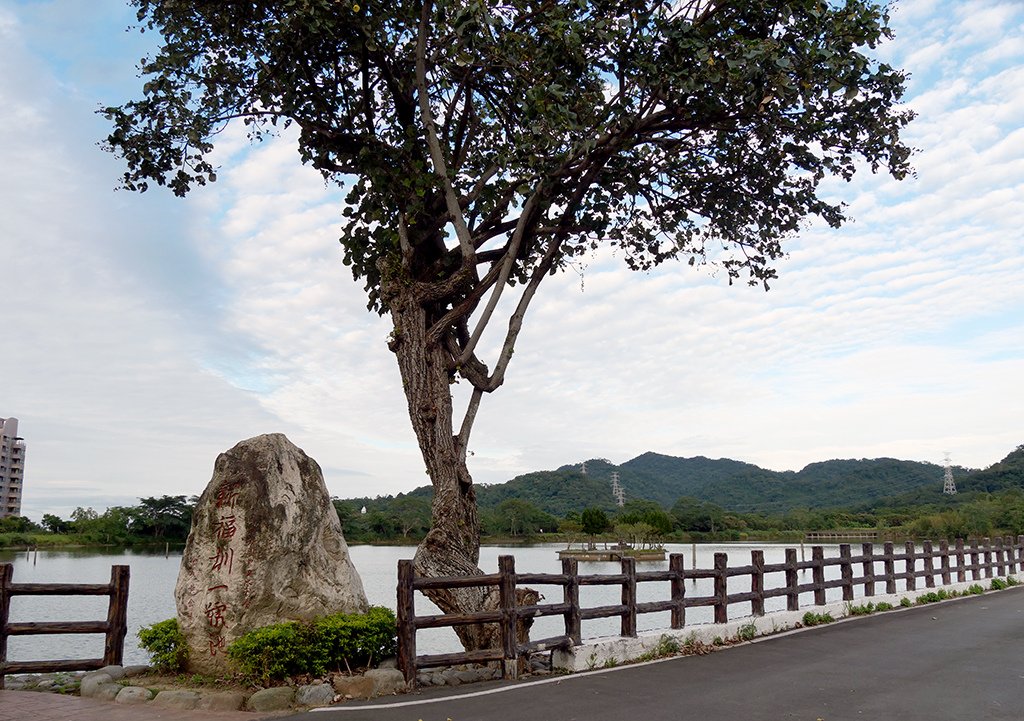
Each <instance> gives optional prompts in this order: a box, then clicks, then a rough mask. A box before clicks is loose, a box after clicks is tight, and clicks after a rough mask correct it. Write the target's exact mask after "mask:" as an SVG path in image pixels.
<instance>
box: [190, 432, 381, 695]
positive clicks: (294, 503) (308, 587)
mask: <svg viewBox="0 0 1024 721" xmlns="http://www.w3.org/2000/svg"><path fill="white" fill-rule="evenodd" d="M174 596H175V601H176V603H177V609H178V626H179V628H180V629H181V632H182V633H183V634H184V636H185V638H186V640H187V643H188V646H189V661H188V670H189V671H191V672H193V673H204V674H209V675H220V674H223V673H227V672H230V670H231V669H230V665H229V663H228V659H227V656H226V649H227V647H228V646H229V645H230V644H231V643H232V642H233V641H234V640H235V639H237V638H239V637H240V636H242V635H244V634H246V633H248V632H250V631H253V630H255V629H257V628H260V627H263V626H269V625H271V624H275V623H281V622H283V621H289V620H301V621H309V620H312V619H314V618H317V617H320V616H327V615H330V614H334V613H354V612H364V611H366V610H367V608H368V604H367V601H366V594H365V593H364V592H363V586H362V582H361V581H360V579H359V575H358V573H357V572H356V570H355V567H354V566H353V565H352V561H351V559H350V557H349V553H348V546H347V544H346V543H345V538H344V536H343V535H342V532H341V523H340V522H339V520H338V514H337V512H336V511H335V509H334V506H333V504H332V503H331V498H330V494H329V493H328V492H327V487H326V486H325V485H324V480H323V475H322V473H321V471H320V467H319V466H318V465H317V464H316V462H315V461H314V460H313V459H311V458H309V456H307V455H306V454H305V453H303V452H302V450H300V449H299V448H297V447H295V446H294V445H293V444H292V443H291V442H290V441H289V440H288V439H287V438H285V436H283V435H282V434H279V433H275V434H270V435H263V436H257V437H256V438H251V439H249V440H247V441H242V442H241V443H239V444H238V445H236V446H235V447H234V448H232V449H231V450H229V451H227V452H226V453H222V454H221V455H220V456H219V457H218V458H217V461H216V463H215V465H214V472H213V478H212V479H211V480H210V483H209V484H208V485H207V487H206V490H205V491H204V492H203V494H202V496H201V497H200V499H199V503H198V504H197V505H196V509H195V512H194V514H193V521H192V530H191V532H190V533H189V537H188V542H187V544H186V547H185V552H184V555H183V557H182V561H181V570H180V572H179V574H178V582H177V585H176V587H175V591H174Z"/></svg>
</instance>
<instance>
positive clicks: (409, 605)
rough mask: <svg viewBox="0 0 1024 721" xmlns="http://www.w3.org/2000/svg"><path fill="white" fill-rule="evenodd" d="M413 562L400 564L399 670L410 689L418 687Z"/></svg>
mask: <svg viewBox="0 0 1024 721" xmlns="http://www.w3.org/2000/svg"><path fill="white" fill-rule="evenodd" d="M415 580H416V569H415V568H414V567H413V565H412V561H409V560H404V559H403V560H401V561H399V562H398V604H397V605H398V614H397V616H398V668H399V670H401V672H402V673H403V674H404V675H405V682H406V683H408V684H409V685H410V688H415V685H416V626H415V623H416V604H415V591H414V589H413V581H415Z"/></svg>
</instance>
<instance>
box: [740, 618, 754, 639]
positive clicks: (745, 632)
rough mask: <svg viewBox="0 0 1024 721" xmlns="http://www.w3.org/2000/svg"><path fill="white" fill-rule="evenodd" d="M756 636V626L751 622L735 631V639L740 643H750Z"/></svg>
mask: <svg viewBox="0 0 1024 721" xmlns="http://www.w3.org/2000/svg"><path fill="white" fill-rule="evenodd" d="M755 636H757V624H756V623H754V622H753V621H751V622H750V623H745V624H743V625H742V626H740V627H739V629H738V630H737V631H736V638H737V639H739V640H740V641H752V640H754V637H755Z"/></svg>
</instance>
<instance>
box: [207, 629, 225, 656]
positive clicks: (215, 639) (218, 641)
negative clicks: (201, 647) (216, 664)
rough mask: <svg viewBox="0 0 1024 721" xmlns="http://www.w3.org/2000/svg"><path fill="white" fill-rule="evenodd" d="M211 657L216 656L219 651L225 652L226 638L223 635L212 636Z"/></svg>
mask: <svg viewBox="0 0 1024 721" xmlns="http://www.w3.org/2000/svg"><path fill="white" fill-rule="evenodd" d="M209 640H210V655H211V656H216V655H217V651H223V650H224V647H225V646H226V642H225V640H224V636H223V635H222V634H219V633H218V634H216V635H211V636H210V638H209Z"/></svg>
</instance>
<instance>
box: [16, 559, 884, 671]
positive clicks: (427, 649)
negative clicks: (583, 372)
mask: <svg viewBox="0 0 1024 721" xmlns="http://www.w3.org/2000/svg"><path fill="white" fill-rule="evenodd" d="M562 547H563V545H562V544H542V545H536V546H517V547H505V546H484V547H483V548H481V549H480V567H481V568H482V569H483V570H484V571H486V572H488V573H490V572H496V571H497V568H498V556H499V555H506V554H511V555H514V556H515V558H516V568H517V570H518V571H520V572H522V573H527V572H530V573H558V572H559V571H560V568H561V567H560V565H559V561H558V556H557V554H556V551H557V550H558V549H560V548H562ZM787 547H789V548H792V547H793V544H760V543H743V544H741V543H733V544H698V545H697V546H696V561H697V566H698V567H699V568H711V567H712V565H713V557H714V554H715V553H727V554H728V555H729V565H731V566H738V565H746V564H749V563H750V551H751V549H755V548H760V549H763V550H764V554H765V563H769V564H771V563H781V562H783V561H784V560H785V549H786V548H787ZM349 550H350V553H351V555H352V560H353V562H354V563H355V566H356V569H357V570H358V571H359V574H360V576H361V577H362V580H363V587H364V588H365V590H366V596H367V598H368V599H369V601H370V603H371V604H374V605H379V606H387V607H388V608H391V609H394V608H395V596H396V594H395V585H396V581H397V568H398V561H399V560H400V559H404V558H412V556H413V554H414V553H415V550H416V549H415V547H413V546H351V547H350V549H349ZM667 550H668V551H670V552H672V553H683V554H685V558H686V567H687V568H691V567H692V565H691V564H692V553H693V550H692V547H691V546H690V545H671V544H670V545H669V546H668V547H667ZM806 553H807V558H808V559H809V558H810V554H811V551H810V546H808V547H807V549H806ZM838 554H839V551H838V546H825V556H826V558H827V557H830V556H837V555H838ZM0 563H13V564H14V582H15V583H105V582H107V581H109V579H110V567H111V566H112V565H115V564H123V565H128V566H130V567H131V585H130V590H129V594H128V599H129V600H128V637H127V638H126V639H125V663H127V664H134V663H146V662H147V661H148V659H147V655H146V653H145V652H144V651H142V650H141V649H139V648H138V646H137V643H138V640H137V638H136V634H137V633H138V630H139V628H141V627H142V626H148V625H150V624H152V623H155V622H157V621H162V620H164V619H167V618H171V617H172V616H174V615H175V609H174V584H175V581H176V580H177V577H178V567H179V565H180V563H181V553H180V551H179V552H177V553H173V552H172V553H171V554H170V556H168V557H165V556H164V554H163V552H162V551H160V552H152V553H147V552H144V551H116V552H107V551H97V550H95V549H92V550H89V549H74V550H62V551H39V552H38V554H37V553H35V552H33V553H31V554H26V553H24V552H22V553H11V552H4V551H0ZM667 567H668V562H667V561H660V562H649V563H638V564H637V569H638V570H641V571H644V570H658V569H665V568H667ZM579 568H580V573H586V574H594V573H616V572H618V569H619V564H617V563H580V564H579ZM826 570H827V572H828V573H827V574H826V575H827V577H828V578H838V575H839V569H838V567H831V568H828V569H826ZM858 570H859V569H858ZM876 572H878V573H881V572H882V567H881V564H880V563H879V564H878V568H877V569H876ZM803 573H805V574H806V577H805V578H802V579H801V583H805V582H809V581H810V578H809V574H810V572H809V571H805V572H803ZM855 575H860V574H859V573H855ZM783 583H784V579H783V574H782V573H774V574H766V578H765V587H766V588H772V587H775V586H780V585H783ZM536 588H537V590H538V591H540V592H541V593H542V594H543V595H544V596H545V597H546V600H547V601H550V602H559V601H561V594H562V590H561V588H560V587H555V586H536ZM748 590H750V586H749V578H742V577H740V578H731V579H729V593H740V592H743V591H748ZM901 590H902V585H901ZM855 591H856V592H857V593H860V592H862V588H861V587H857V588H856V589H855ZM619 593H620V590H619V588H618V587H615V586H584V587H581V589H580V602H581V604H582V605H583V606H584V607H592V606H602V605H609V604H616V603H619ZM686 593H687V595H695V596H707V595H711V579H700V580H699V581H689V582H687V588H686ZM637 596H638V600H639V601H641V602H643V601H654V600H662V599H667V598H668V597H669V584H668V583H667V582H664V583H661V582H658V583H641V584H639V586H638V591H637ZM810 596H811V594H809V593H808V594H805V595H804V597H802V598H801V606H803V605H804V604H810V603H811V598H810ZM840 597H841V591H840V589H838V588H834V589H829V591H828V600H829V601H833V600H839V598H840ZM416 605H417V612H418V613H424V614H428V613H437V612H438V611H437V610H436V608H435V607H434V606H433V604H431V603H430V602H429V601H428V600H427V599H426V598H424V597H422V596H420V594H417V604H416ZM765 605H766V610H768V611H773V610H781V609H783V608H785V598H773V599H768V600H767V601H766V602H765ZM106 613H107V597H105V596H98V597H97V596H73V597H71V596H64V597H62V596H15V597H14V598H13V599H12V601H11V620H12V621H95V620H102V619H105V618H106ZM711 614H712V610H711V608H709V607H708V608H691V609H687V623H688V624H696V623H709V622H710V621H711V619H712V615H711ZM748 614H749V608H748V606H747V604H736V605H733V606H730V608H729V615H730V618H738V617H741V616H745V615H748ZM618 623H619V621H618V619H596V620H591V621H584V622H583V636H584V637H585V638H587V637H596V636H606V635H612V634H615V633H617V632H618ZM637 626H638V630H640V631H651V630H657V629H661V628H668V626H669V614H668V612H664V613H651V614H643V615H641V616H640V617H639V618H638V621H637ZM562 633H563V630H562V622H561V618H560V617H547V618H541V619H537V620H536V622H535V624H534V627H533V630H532V632H531V635H532V636H533V638H544V637H547V636H557V635H560V634H562ZM417 646H418V648H417V651H418V652H419V653H442V652H447V651H455V650H458V648H459V646H458V642H457V641H456V639H455V634H454V632H452V631H451V630H450V629H426V630H423V631H420V632H419V634H418V635H417ZM102 655H103V636H102V635H101V634H89V635H65V636H15V637H13V638H11V639H9V641H8V659H10V660H17V661H34V660H44V659H56V658H98V657H101V656H102Z"/></svg>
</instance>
